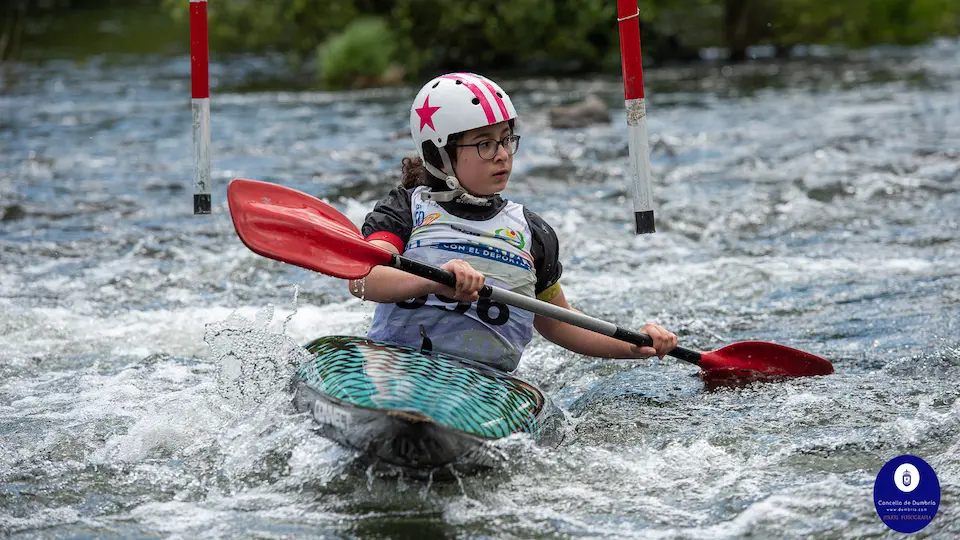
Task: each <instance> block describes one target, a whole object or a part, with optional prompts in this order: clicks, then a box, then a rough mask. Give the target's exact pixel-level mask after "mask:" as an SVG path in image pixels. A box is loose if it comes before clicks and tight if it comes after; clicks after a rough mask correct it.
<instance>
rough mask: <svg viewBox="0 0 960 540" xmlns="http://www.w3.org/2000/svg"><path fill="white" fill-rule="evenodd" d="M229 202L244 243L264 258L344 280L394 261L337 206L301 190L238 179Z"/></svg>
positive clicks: (229, 191)
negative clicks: (362, 233) (363, 234)
mask: <svg viewBox="0 0 960 540" xmlns="http://www.w3.org/2000/svg"><path fill="white" fill-rule="evenodd" d="M227 201H228V202H229V204H230V215H231V217H232V218H233V226H234V228H235V229H236V230H237V235H238V236H240V240H241V241H243V243H244V244H245V245H246V246H247V247H248V248H250V250H251V251H253V252H254V253H257V254H259V255H263V256H264V257H269V258H271V259H276V260H278V261H282V262H285V263H290V264H294V265H297V266H299V267H301V268H306V269H308V270H314V271H317V272H321V273H324V274H326V275H328V276H333V277H338V278H342V279H357V278H362V277H363V276H366V275H367V274H369V273H370V270H372V269H373V267H374V266H378V265H381V264H388V263H390V261H391V260H392V257H393V255H392V254H391V253H390V252H389V251H387V250H385V249H381V248H380V247H377V246H375V245H373V244H371V243H369V242H367V241H366V240H364V239H363V236H361V235H360V231H359V230H357V227H356V226H355V225H354V224H353V223H352V222H351V221H350V220H349V219H347V217H346V216H344V215H343V214H341V213H340V212H339V211H337V209H336V208H334V207H332V206H330V205H329V204H327V203H325V202H323V201H321V200H319V199H317V198H315V197H311V196H310V195H307V194H306V193H303V192H301V191H297V190H295V189H290V188H288V187H283V186H279V185H277V184H271V183H269V182H258V181H256V180H243V179H237V180H234V181H233V182H230V185H229V186H228V187H227Z"/></svg>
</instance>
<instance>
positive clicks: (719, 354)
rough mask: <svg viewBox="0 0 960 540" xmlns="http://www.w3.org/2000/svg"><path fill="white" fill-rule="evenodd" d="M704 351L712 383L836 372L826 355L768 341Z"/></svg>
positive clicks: (705, 374)
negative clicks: (822, 356)
mask: <svg viewBox="0 0 960 540" xmlns="http://www.w3.org/2000/svg"><path fill="white" fill-rule="evenodd" d="M700 354H701V357H702V359H701V360H700V367H701V369H703V373H702V376H703V380H704V382H707V383H708V384H723V383H724V382H726V381H735V382H751V381H757V380H770V379H781V378H785V377H810V376H815V375H829V374H831V373H833V364H831V363H830V362H829V361H828V360H826V359H825V358H820V357H819V356H816V355H814V354H810V353H808V352H804V351H801V350H798V349H793V348H791V347H787V346H784V345H778V344H776V343H767V342H765V341H743V342H740V343H734V344H732V345H727V346H726V347H723V348H721V349H717V350H715V351H711V352H705V353H700Z"/></svg>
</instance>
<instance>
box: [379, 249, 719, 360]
mask: <svg viewBox="0 0 960 540" xmlns="http://www.w3.org/2000/svg"><path fill="white" fill-rule="evenodd" d="M390 266H392V267H394V268H397V269H400V270H403V271H404V272H408V273H411V274H414V275H417V276H420V277H422V278H426V279H429V280H430V281H436V282H437V283H441V284H443V285H446V286H448V287H456V286H457V278H456V276H454V275H453V273H451V272H447V271H446V270H444V269H442V268H437V267H436V266H432V265H429V264H425V263H422V262H420V261H415V260H413V259H408V258H406V257H403V256H401V255H396V254H394V256H393V260H392V262H391V263H390ZM478 294H479V295H480V296H481V297H482V298H489V299H491V300H495V301H497V302H502V303H504V304H507V305H509V306H514V307H518V308H520V309H523V310H526V311H529V312H531V313H536V314H537V315H542V316H544V317H547V318H549V319H554V320H558V321H561V322H565V323H567V324H572V325H573V326H577V327H579V328H585V329H587V330H591V331H593V332H597V333H598V334H603V335H605V336H610V337H612V338H614V339H619V340H620V341H625V342H627V343H632V344H634V345H637V346H640V347H652V346H653V339H652V338H651V337H650V336H648V335H647V334H641V333H640V332H634V331H633V330H627V329H624V328H620V327H619V326H617V325H615V324H613V323H611V322H607V321H602V320H600V319H597V318H594V317H591V316H589V315H584V314H583V313H579V312H576V311H572V310H569V309H566V308H562V307H560V306H556V305H553V304H550V303H548V302H544V301H542V300H537V299H536V298H530V297H529V296H524V295H522V294H517V293H515V292H511V291H507V290H504V289H501V288H499V287H493V286H491V285H484V286H483V288H482V289H480V291H478ZM667 354H669V355H670V356H672V357H674V358H678V359H680V360H683V361H684V362H690V363H691V364H695V365H700V358H701V356H700V353H698V352H697V351H692V350H690V349H684V348H683V347H676V348H675V349H673V350H672V351H670V352H669V353H667Z"/></svg>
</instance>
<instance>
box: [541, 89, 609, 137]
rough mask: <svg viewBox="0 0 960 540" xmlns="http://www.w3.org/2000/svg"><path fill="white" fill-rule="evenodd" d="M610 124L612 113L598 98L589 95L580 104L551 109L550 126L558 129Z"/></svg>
mask: <svg viewBox="0 0 960 540" xmlns="http://www.w3.org/2000/svg"><path fill="white" fill-rule="evenodd" d="M608 123H610V111H609V110H608V109H607V106H606V104H605V103H604V102H603V101H602V100H601V99H600V98H599V97H597V96H595V95H589V96H587V98H586V99H584V100H583V101H581V102H579V103H574V104H573V105H569V106H566V107H554V108H553V109H550V125H551V126H552V127H555V128H558V129H571V128H582V127H587V126H590V125H593V124H608Z"/></svg>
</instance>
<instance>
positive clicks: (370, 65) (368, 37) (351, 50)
mask: <svg viewBox="0 0 960 540" xmlns="http://www.w3.org/2000/svg"><path fill="white" fill-rule="evenodd" d="M396 52H397V44H396V41H395V39H394V38H393V36H392V34H391V31H390V28H389V27H388V26H387V23H386V22H385V21H384V20H383V19H381V18H378V17H362V18H359V19H357V20H355V21H353V22H352V23H350V24H349V25H348V26H347V27H346V29H344V31H343V32H342V33H339V34H336V35H334V36H331V37H330V38H328V39H327V41H325V42H324V43H323V45H321V46H320V49H319V51H318V55H317V56H318V61H319V63H320V80H321V81H322V82H323V84H324V85H326V86H328V87H331V88H360V87H369V86H377V85H381V84H384V83H386V82H388V81H386V80H385V78H386V77H387V75H388V70H389V69H390V67H391V65H392V64H393V61H394V59H395V58H396V56H395V55H396ZM394 78H395V77H394Z"/></svg>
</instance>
